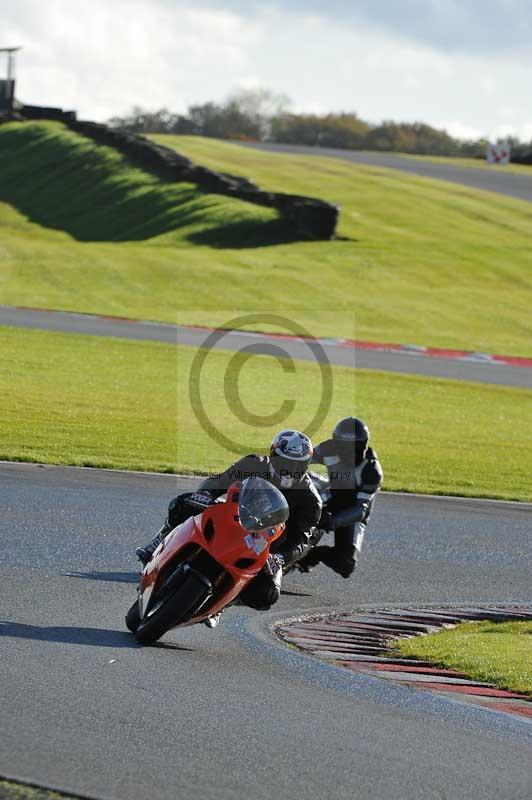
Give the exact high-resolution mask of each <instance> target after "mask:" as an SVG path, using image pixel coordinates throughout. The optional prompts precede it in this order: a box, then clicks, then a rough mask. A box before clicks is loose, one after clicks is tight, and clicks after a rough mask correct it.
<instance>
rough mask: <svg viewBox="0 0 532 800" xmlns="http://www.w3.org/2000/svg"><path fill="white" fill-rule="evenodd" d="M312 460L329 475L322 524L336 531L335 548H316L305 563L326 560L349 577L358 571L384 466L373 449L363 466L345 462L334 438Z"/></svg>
mask: <svg viewBox="0 0 532 800" xmlns="http://www.w3.org/2000/svg"><path fill="white" fill-rule="evenodd" d="M313 461H314V462H315V463H318V464H324V465H325V467H327V472H328V475H329V482H330V483H329V486H330V499H329V500H327V502H326V505H325V508H324V514H323V521H322V524H323V525H324V526H328V527H330V528H332V529H333V530H334V547H326V546H318V547H315V548H314V549H313V550H312V552H311V553H310V554H309V555H308V556H307V557H306V559H305V563H306V564H307V565H308V566H313V565H315V564H318V563H319V562H320V561H323V563H324V564H327V566H329V567H331V569H333V570H334V571H335V572H337V573H338V574H339V575H342V577H344V578H348V577H349V576H350V575H351V574H352V572H353V570H354V569H355V566H356V562H357V557H358V555H359V553H360V550H361V547H362V542H363V541H364V533H365V530H366V525H367V522H368V520H369V518H370V514H371V509H372V506H373V502H374V500H375V497H376V495H377V492H378V491H379V489H380V486H381V483H382V478H383V472H382V467H381V465H380V463H379V460H378V458H377V454H376V453H375V451H374V450H372V448H371V447H368V449H367V451H366V455H365V457H364V458H363V460H362V461H360V463H358V464H353V463H347V462H345V461H343V460H342V459H341V458H340V456H339V454H338V450H337V448H336V445H335V442H334V440H333V439H327V441H325V442H322V443H321V444H319V445H318V446H317V447H316V449H315V450H314V457H313Z"/></svg>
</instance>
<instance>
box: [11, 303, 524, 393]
mask: <svg viewBox="0 0 532 800" xmlns="http://www.w3.org/2000/svg"><path fill="white" fill-rule="evenodd" d="M0 325H11V326H16V327H21V328H33V329H40V330H50V331H57V332H59V333H78V334H85V335H91V336H112V337H118V338H122V339H138V340H142V341H157V342H167V343H169V344H179V345H188V346H191V347H201V346H202V344H203V343H204V342H205V340H206V338H207V336H208V335H209V333H208V331H205V330H201V329H197V328H196V329H195V328H190V327H185V326H178V325H169V324H164V323H158V322H138V321H135V320H121V319H113V318H108V317H100V316H95V315H91V314H75V313H68V312H62V311H46V310H39V309H25V308H11V307H10V306H0ZM250 344H252V345H254V346H255V348H257V349H256V352H257V353H260V352H263V353H268V352H269V350H268V347H269V345H271V344H275V345H276V346H281V347H282V348H283V350H284V351H285V352H286V355H287V356H291V357H292V358H296V359H303V360H310V361H315V360H316V359H315V355H314V353H313V352H312V351H311V350H310V349H309V347H308V346H307V345H306V344H305V343H304V342H302V341H301V340H298V339H292V340H291V339H283V340H279V339H276V338H271V337H268V336H267V335H262V334H252V333H245V332H238V333H227V334H225V335H224V337H223V339H222V340H220V341H219V342H218V343H217V344H216V345H215V347H216V348H217V349H222V350H223V349H226V350H239V349H240V348H242V347H244V346H247V345H250ZM322 348H323V354H324V356H325V358H326V359H327V360H328V361H329V363H331V364H339V365H341V366H346V367H358V368H361V369H379V370H387V371H389V372H402V373H408V374H412V375H427V376H431V377H440V378H453V379H457V380H468V381H475V382H479V383H494V384H499V385H503V386H516V387H521V388H527V389H532V368H530V367H520V366H513V365H508V364H497V363H494V362H490V361H482V360H473V359H472V360H464V359H456V358H429V357H425V356H422V355H419V354H418V355H416V354H411V353H406V352H386V351H382V352H381V351H378V350H362V349H358V348H348V347H342V346H341V345H338V344H335V343H334V342H331V343H322Z"/></svg>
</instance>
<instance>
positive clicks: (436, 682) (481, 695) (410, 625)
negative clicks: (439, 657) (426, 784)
mask: <svg viewBox="0 0 532 800" xmlns="http://www.w3.org/2000/svg"><path fill="white" fill-rule="evenodd" d="M479 620H490V621H493V622H507V621H515V620H532V606H526V607H524V606H504V607H503V606H501V607H498V606H490V607H479V608H475V607H467V608H466V607H461V608H419V609H415V608H402V609H393V610H387V611H368V612H365V613H361V614H350V615H346V616H340V617H329V618H322V619H315V620H310V621H296V622H288V623H281V624H280V625H279V626H277V627H276V628H275V633H276V634H277V635H278V636H279V637H280V638H281V639H282V640H283V641H284V642H286V643H288V644H292V645H295V646H296V647H298V648H299V649H300V650H303V652H305V653H308V654H309V655H313V656H317V657H318V658H322V659H325V660H326V661H330V662H332V663H334V664H337V665H340V666H342V667H346V668H347V669H350V670H353V671H355V672H364V673H366V674H371V675H373V676H378V677H379V678H385V679H387V680H392V681H395V682H397V683H399V684H401V685H403V686H409V687H411V688H415V689H422V690H429V691H432V692H438V693H441V694H443V695H453V696H454V697H455V698H457V699H460V700H462V701H464V702H470V703H476V704H481V705H483V706H487V707H488V708H491V709H493V710H495V711H503V712H505V713H509V714H517V715H519V716H521V717H525V718H528V719H529V720H530V721H531V722H532V697H529V696H527V695H523V694H519V693H518V692H511V691H507V690H506V689H499V688H497V687H496V686H494V685H493V684H490V683H482V682H480V681H473V680H470V679H469V678H467V676H465V675H463V674H461V673H460V672H457V671H455V670H452V669H445V668H442V667H437V666H434V664H431V663H429V662H427V661H420V660H417V659H414V658H398V657H397V656H396V655H395V654H394V653H393V652H392V650H391V648H392V645H393V644H394V643H395V642H396V641H397V640H398V639H402V638H405V637H410V636H417V635H420V634H426V633H436V632H437V631H439V630H440V629H441V628H443V627H453V626H454V625H457V624H458V623H459V622H465V621H479Z"/></svg>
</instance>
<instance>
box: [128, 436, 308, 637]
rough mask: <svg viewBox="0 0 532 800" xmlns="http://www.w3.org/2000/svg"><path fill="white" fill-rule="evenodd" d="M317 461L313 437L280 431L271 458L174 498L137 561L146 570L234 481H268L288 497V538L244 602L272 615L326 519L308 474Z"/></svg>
mask: <svg viewBox="0 0 532 800" xmlns="http://www.w3.org/2000/svg"><path fill="white" fill-rule="evenodd" d="M312 456H313V448H312V443H311V441H310V439H309V438H308V436H306V435H305V434H304V433H300V432H299V431H295V430H285V431H281V432H280V433H278V434H277V436H276V437H275V438H274V440H273V442H272V445H271V448H270V455H269V457H268V456H258V455H254V454H251V455H248V456H245V457H244V458H241V459H239V461H236V462H235V463H234V464H232V465H231V466H230V467H228V469H226V470H225V471H224V472H222V473H220V474H219V475H215V476H211V477H209V478H207V479H206V480H204V481H203V482H202V483H201V484H200V486H199V488H198V491H197V492H186V493H184V494H181V495H178V496H177V497H176V498H174V499H173V500H172V501H171V502H170V504H169V506H168V517H167V519H166V522H165V524H164V526H163V528H161V530H160V531H159V533H158V534H157V536H156V537H155V538H154V539H153V540H152V541H151V542H150V543H149V544H148V545H146V546H145V547H139V548H137V550H136V554H137V556H138V558H139V559H140V560H141V561H142V563H143V564H147V563H148V561H149V560H150V558H151V556H152V555H153V552H154V551H155V549H156V547H157V546H158V545H159V544H160V542H161V541H162V540H163V539H164V537H165V536H166V534H168V533H169V532H170V531H171V530H173V528H175V527H176V525H179V524H181V523H182V522H184V521H185V520H186V519H188V517H190V516H192V515H193V514H198V513H200V511H202V510H203V508H205V506H207V505H209V504H210V503H212V502H214V501H215V499H216V498H217V497H220V495H222V494H225V492H227V490H228V488H229V486H230V485H231V484H232V483H233V481H237V480H238V481H243V480H244V479H245V478H249V477H259V478H264V479H265V480H267V481H270V482H271V483H272V484H273V485H274V486H276V487H277V488H278V489H279V490H280V491H281V492H282V493H283V494H284V496H285V498H286V500H287V502H288V507H289V510H290V514H289V517H288V520H287V522H286V529H285V532H284V534H283V536H282V537H281V538H280V539H278V540H277V541H275V542H274V543H273V545H272V548H271V553H272V554H271V555H270V558H269V559H268V562H267V564H266V566H265V567H264V568H263V569H262V571H261V572H260V573H259V574H258V575H257V576H256V577H255V578H254V579H253V580H252V581H251V582H250V583H249V584H248V586H246V588H245V589H244V590H243V591H242V592H241V593H240V595H239V602H241V603H243V604H244V605H247V606H250V607H251V608H255V609H258V610H260V611H267V610H268V609H269V608H271V606H272V605H273V604H274V603H276V602H277V600H278V599H279V596H280V594H281V577H282V568H283V566H285V565H286V566H289V565H290V564H293V563H294V562H295V561H297V560H298V559H300V558H301V557H302V556H303V555H305V553H306V552H307V550H308V549H309V547H310V536H311V534H312V532H313V531H314V529H315V527H316V525H317V524H318V522H319V519H320V516H321V511H322V501H321V498H320V496H319V494H318V492H317V490H316V489H315V488H314V484H313V483H312V480H311V479H310V476H309V475H308V472H307V471H308V466H309V464H310V462H311V459H312ZM211 619H212V622H211V625H210V627H215V625H216V624H217V622H218V620H217V619H216V620H214V618H211ZM208 624H209V623H208Z"/></svg>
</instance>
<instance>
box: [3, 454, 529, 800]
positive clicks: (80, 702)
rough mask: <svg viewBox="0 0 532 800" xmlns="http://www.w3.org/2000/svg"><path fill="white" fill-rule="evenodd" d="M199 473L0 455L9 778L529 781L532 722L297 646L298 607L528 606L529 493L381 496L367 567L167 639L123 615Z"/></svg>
mask: <svg viewBox="0 0 532 800" xmlns="http://www.w3.org/2000/svg"><path fill="white" fill-rule="evenodd" d="M188 486H190V482H189V481H185V480H182V479H181V480H180V479H176V477H175V476H174V477H172V476H158V475H147V474H128V473H119V472H117V473H115V472H108V471H98V470H84V469H64V468H59V467H38V466H33V465H22V464H19V465H17V464H5V463H0V503H1V507H2V514H1V516H0V529H1V541H2V551H1V552H2V556H1V565H0V571H1V577H2V593H1V599H0V640H1V653H2V658H1V661H0V664H1V667H0V671H1V678H0V680H1V683H0V685H1V687H2V688H1V691H2V697H1V701H2V702H1V707H2V719H3V724H2V739H1V746H0V774H4V775H7V776H9V777H13V778H19V779H24V780H27V781H32V782H35V783H38V784H43V785H48V786H52V787H56V788H60V789H63V790H65V791H71V792H78V793H80V794H84V795H87V796H90V797H96V798H100V799H101V800H106V799H107V798H113V799H118V798H119V799H120V800H125V799H127V800H129V799H130V798H131V800H145V799H146V798H172V800H174V798H176V797H204V798H214V797H216V798H234V797H251V798H268V799H269V798H271V797H272V796H275V797H282V798H286V799H287V800H291V798H294V799H295V798H298V799H299V798H301V797H311V798H314V797H316V798H318V797H319V798H322V797H328V798H329V797H331V798H346V800H347V799H349V800H352V798H354V797H356V798H378V800H387V798H394V800H397V799H398V798H399V800H402V798H409V797H420V798H421V797H422V798H424V800H425V799H426V800H429V799H430V798H434V799H435V800H436V798H437V800H441V799H442V798H449V799H452V800H457V798H468V800H469V799H470V798H483V800H484V799H485V800H489V798H493V799H495V798H497V800H500V798H504V800H529V798H530V797H531V796H532V725H531V724H530V723H529V722H527V721H526V720H520V719H517V718H514V717H511V716H509V715H507V714H502V713H498V712H493V711H489V710H485V709H482V708H480V707H471V706H466V705H464V704H462V703H460V702H457V701H454V700H448V699H445V698H441V697H439V696H437V695H430V694H428V693H426V692H417V691H415V690H410V689H405V688H402V687H397V686H395V685H391V684H390V683H388V682H386V681H383V680H381V679H379V678H373V677H369V676H363V675H357V674H353V673H350V672H347V671H344V670H342V669H341V668H336V667H333V666H329V665H327V664H325V663H321V662H318V661H315V660H314V659H311V658H307V657H305V656H302V655H300V654H299V653H297V652H296V651H294V650H292V649H289V648H287V647H285V646H284V645H282V644H281V643H279V642H277V641H276V640H275V639H274V638H273V636H272V635H271V633H270V631H269V626H270V625H271V623H272V622H273V621H275V620H279V619H286V618H289V617H290V616H293V615H296V614H298V613H308V612H312V611H327V610H332V609H335V610H337V609H345V610H352V609H361V608H364V607H378V608H382V607H383V606H390V605H391V606H393V605H399V606H404V605H405V604H409V605H410V604H419V605H431V604H445V605H447V604H449V605H452V604H453V603H460V604H462V605H464V604H469V603H474V604H476V603H479V604H480V603H486V604H491V603H497V602H500V603H530V600H531V595H530V560H531V558H532V540H531V537H530V531H531V527H532V526H531V522H532V506H530V505H529V506H527V505H524V504H516V503H495V502H491V501H486V502H485V501H475V500H461V499H446V498H427V497H419V496H401V495H393V494H388V495H382V496H381V497H380V498H379V499H378V501H377V507H376V513H375V515H374V518H373V519H372V523H371V526H370V530H369V533H368V537H367V543H366V547H365V552H364V555H363V560H362V564H361V566H360V569H359V570H358V571H357V572H358V574H356V575H355V576H354V577H353V578H352V579H351V580H349V581H344V580H342V579H341V578H338V577H337V576H335V575H333V574H332V573H330V572H329V571H327V570H326V568H325V567H323V566H322V567H320V568H319V569H318V570H316V571H315V572H314V573H312V574H311V575H307V576H301V575H297V576H288V577H287V578H286V579H285V582H284V589H285V593H284V594H283V597H282V599H281V601H280V603H279V604H278V606H277V607H276V608H275V611H272V612H270V613H266V614H265V613H262V614H261V613H259V612H252V611H250V610H246V609H243V608H231V609H229V610H228V611H227V612H226V613H225V615H224V617H223V619H222V622H221V623H220V626H219V627H218V629H216V630H215V631H210V630H208V629H207V628H205V627H204V626H197V627H195V628H190V629H187V630H184V631H179V632H173V633H170V634H168V635H167V636H166V637H165V639H164V645H162V646H158V647H152V648H141V647H139V646H137V645H136V644H135V643H134V641H133V640H132V637H131V636H130V634H128V632H127V631H126V630H125V627H124V622H123V616H124V613H125V611H126V610H127V608H128V607H129V605H130V603H131V602H132V600H133V598H134V595H135V577H136V564H135V559H134V556H133V551H134V547H135V546H136V545H137V544H138V543H140V542H143V541H145V540H146V539H147V537H148V536H149V535H150V534H151V532H153V531H155V530H156V529H157V528H158V527H159V524H160V521H161V518H162V515H163V513H164V507H165V504H166V503H167V501H168V499H169V498H170V497H171V496H172V495H173V493H174V492H176V491H178V490H179V491H181V490H184V489H185V488H187V487H188Z"/></svg>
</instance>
